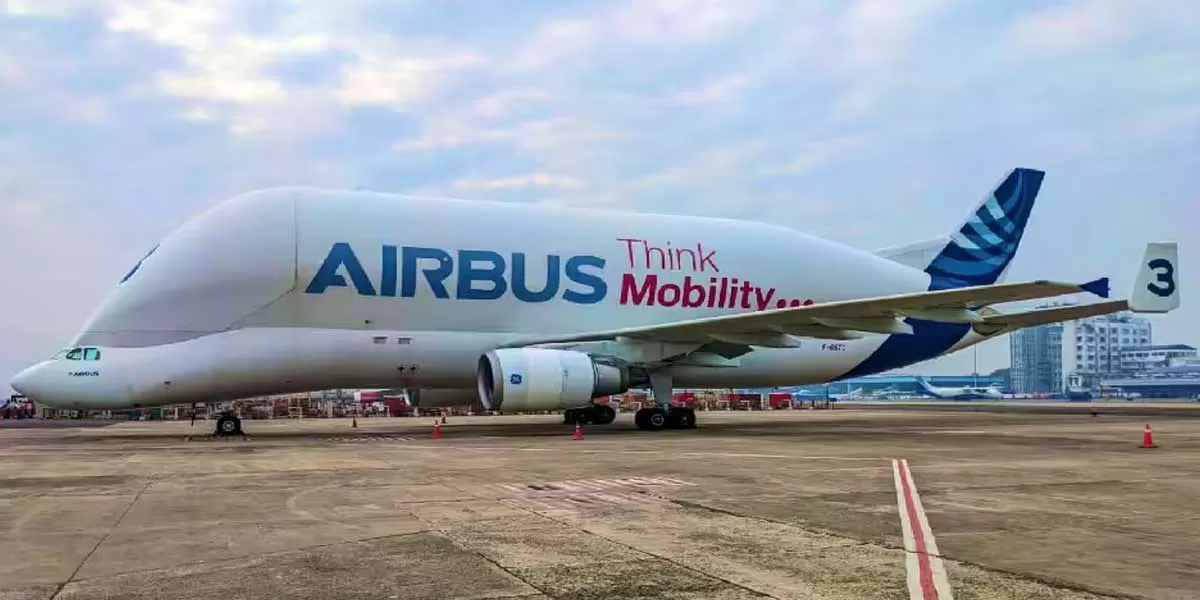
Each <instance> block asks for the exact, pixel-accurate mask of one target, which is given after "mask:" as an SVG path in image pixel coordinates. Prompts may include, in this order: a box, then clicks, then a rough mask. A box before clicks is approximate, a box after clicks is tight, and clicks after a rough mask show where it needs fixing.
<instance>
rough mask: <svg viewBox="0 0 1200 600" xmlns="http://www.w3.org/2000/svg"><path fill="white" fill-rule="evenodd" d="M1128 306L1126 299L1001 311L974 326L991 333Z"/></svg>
mask: <svg viewBox="0 0 1200 600" xmlns="http://www.w3.org/2000/svg"><path fill="white" fill-rule="evenodd" d="M1128 308H1129V302H1128V301H1125V300H1110V301H1108V302H1099V303H1096V304H1084V305H1081V306H1056V307H1054V308H1039V309H1035V310H1027V311H1023V312H1016V313H1001V314H995V315H988V316H985V317H984V320H983V323H981V324H979V325H978V326H976V330H978V331H979V332H980V333H985V334H987V335H991V334H992V333H994V332H996V331H998V330H1000V329H1008V330H1015V329H1023V328H1025V327H1037V326H1038V325H1049V324H1050V323H1061V322H1063V321H1074V320H1076V319H1086V318H1088V317H1095V316H1099V315H1107V314H1111V313H1115V312H1121V311H1123V310H1126V309H1128Z"/></svg>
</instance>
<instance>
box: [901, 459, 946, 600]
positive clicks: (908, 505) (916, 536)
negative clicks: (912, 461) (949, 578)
mask: <svg viewBox="0 0 1200 600" xmlns="http://www.w3.org/2000/svg"><path fill="white" fill-rule="evenodd" d="M910 477H911V475H910V474H909V471H908V461H905V460H902V461H900V486H901V487H902V488H903V489H904V510H905V511H906V512H908V526H909V529H910V530H911V531H912V536H913V541H914V542H915V543H916V545H917V565H918V568H919V570H920V575H921V595H922V596H924V598H925V600H938V593H937V588H936V587H934V585H933V568H932V567H930V566H929V553H928V552H926V550H925V533H924V532H923V530H922V529H921V521H920V519H919V518H918V517H917V503H916V502H914V501H913V491H912V486H911V485H909V483H908V480H909V478H910Z"/></svg>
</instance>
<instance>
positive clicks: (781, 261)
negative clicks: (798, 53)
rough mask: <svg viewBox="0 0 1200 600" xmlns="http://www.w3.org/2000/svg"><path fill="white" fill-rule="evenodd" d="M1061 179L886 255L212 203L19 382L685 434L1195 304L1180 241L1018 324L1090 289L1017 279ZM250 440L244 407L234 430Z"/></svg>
mask: <svg viewBox="0 0 1200 600" xmlns="http://www.w3.org/2000/svg"><path fill="white" fill-rule="evenodd" d="M1043 175H1044V173H1043V172H1041V171H1036V170H1031V169H1015V170H1013V171H1012V172H1011V173H1010V174H1009V175H1008V176H1007V177H1006V178H1005V179H1004V180H1003V181H1002V182H1001V183H1000V184H999V185H998V186H997V187H996V188H995V190H994V191H993V192H992V193H991V194H989V195H988V196H987V197H986V198H985V199H984V201H983V202H982V203H981V204H980V205H979V206H978V208H977V209H976V210H975V211H974V212H973V213H971V215H970V217H969V218H968V219H967V220H966V222H964V223H963V224H962V225H961V226H960V227H959V228H958V229H957V230H956V231H955V232H954V233H953V234H952V235H950V236H948V237H942V238H938V239H935V240H928V241H924V242H919V243H916V244H911V245H908V246H904V247H900V248H893V249H888V250H883V251H880V252H875V253H870V252H866V251H862V250H857V249H854V248H850V247H847V246H844V245H841V244H837V243H834V242H831V241H826V240H823V239H819V238H815V237H812V236H809V235H806V234H803V233H800V232H797V231H794V230H792V229H788V228H785V227H780V226H776V225H768V224H762V223H754V222H747V221H739V220H730V219H713V218H699V217H686V216H667V215H656V214H642V213H629V212H608V211H600V210H585V209H578V208H565V207H551V206H541V205H536V204H519V203H504V202H477V201H467V200H455V199H430V198H416V197H409V196H400V195H391V194H381V193H369V192H357V191H355V192H350V191H327V190H318V189H308V188H282V189H269V190H263V191H256V192H251V193H248V194H245V195H241V196H238V197H235V198H233V199H230V200H228V201H226V202H223V203H221V204H218V205H217V206H215V207H214V208H212V209H211V210H209V211H207V212H206V213H204V214H202V215H200V216H198V217H196V218H195V219H193V220H191V221H189V222H188V223H186V224H184V225H183V226H182V227H180V228H179V229H178V230H177V231H175V232H174V233H172V234H170V235H169V236H167V237H166V238H165V239H163V240H162V242H161V243H160V244H159V245H158V246H156V247H155V248H154V249H153V250H151V251H150V253H149V254H147V255H146V256H145V257H144V258H143V259H142V260H140V261H139V262H138V263H137V265H135V266H134V267H133V269H132V270H130V271H129V273H128V274H126V275H125V277H124V278H122V279H121V282H120V284H119V285H118V286H117V288H116V290H115V291H114V292H112V294H111V296H110V297H108V298H107V299H106V300H105V301H104V303H103V304H102V305H101V306H100V307H99V308H98V310H97V311H96V312H95V314H94V315H93V316H92V317H91V318H90V320H89V321H88V322H87V324H86V325H85V326H84V328H83V331H82V332H81V333H80V334H79V335H78V337H77V338H76V339H75V340H74V341H73V342H72V343H71V344H70V347H68V348H67V349H64V350H62V351H61V352H60V353H58V354H57V355H56V356H54V357H53V358H52V359H51V360H48V361H45V362H42V363H41V364H38V365H35V366H33V367H30V368H29V369H27V370H25V371H23V372H22V373H20V374H19V375H18V376H17V377H16V379H15V380H14V381H13V387H14V388H16V389H17V390H19V391H21V392H22V393H25V394H27V395H28V396H30V397H31V398H34V399H35V400H37V401H38V402H41V403H42V404H45V405H48V406H55V407H65V408H80V409H117V408H126V407H147V406H154V405H165V404H175V403H184V402H198V401H204V402H216V401H222V400H228V399H236V398H246V397H252V396H259V395H267V394H279V393H294V392H302V391H310V390H322V389H331V388H392V387H407V388H416V389H420V390H421V392H422V393H421V394H420V399H421V400H420V402H421V406H422V407H426V406H436V405H454V404H461V403H464V402H474V403H476V404H477V405H479V406H480V407H481V408H482V409H485V410H495V411H503V412H517V411H533V410H566V411H568V412H567V417H568V418H569V419H574V420H580V421H590V422H595V423H608V422H611V421H612V420H613V418H614V417H615V413H614V412H613V411H612V409H611V408H609V407H607V406H602V405H594V404H593V398H597V397H600V396H605V395H611V394H617V393H621V392H624V391H625V390H627V389H630V388H647V387H649V388H651V389H653V391H654V397H655V398H656V399H658V400H657V403H658V406H657V407H653V408H643V409H641V410H639V411H638V412H637V413H636V416H635V418H634V421H635V422H636V424H637V426H638V427H639V428H641V429H646V430H659V429H663V428H689V427H693V426H694V425H695V422H696V421H695V420H696V415H695V413H694V412H693V411H692V410H690V409H687V408H682V407H672V406H671V398H672V393H671V391H672V389H673V388H674V387H675V386H678V387H690V388H737V387H780V386H792V385H801V384H810V383H823V382H831V381H837V380H841V379H845V378H848V377H856V376H860V375H867V374H871V373H879V372H883V371H888V370H891V369H896V368H898V367H903V366H907V365H911V364H914V363H918V362H921V361H924V360H928V359H931V358H934V357H936V356H941V355H943V354H947V353H950V352H955V351H958V350H961V349H963V348H966V347H968V346H971V345H973V344H976V343H978V342H981V341H983V340H986V339H989V338H991V337H994V336H996V335H1000V334H1002V333H1005V332H1009V331H1013V330H1015V329H1019V328H1022V327H1028V326H1032V325H1039V324H1043V323H1052V322H1057V321H1063V320H1070V319H1076V318H1080V317H1085V316H1089V315H1097V314H1104V313H1111V312H1116V311H1121V310H1126V309H1131V310H1134V311H1138V312H1166V311H1169V310H1172V309H1174V308H1176V307H1177V306H1178V305H1179V286H1178V283H1177V281H1176V273H1177V264H1176V260H1177V251H1176V247H1175V244H1173V243H1155V244H1150V245H1148V246H1147V248H1146V252H1145V255H1144V256H1143V258H1142V262H1141V263H1140V265H1139V271H1138V276H1137V283H1136V285H1135V287H1134V290H1133V293H1132V295H1131V296H1130V297H1129V299H1128V300H1111V301H1104V302H1100V303H1097V304H1092V305H1085V306H1071V307H1061V308H1050V309H1042V310H1030V311H1017V312H1002V311H1000V310H998V309H996V308H994V307H993V305H995V304H1000V303H1005V302H1012V301H1021V300H1031V299H1037V298H1047V297H1052V296H1058V295H1063V294H1073V293H1078V292H1081V291H1087V292H1091V293H1094V294H1096V295H1099V296H1102V297H1107V293H1108V282H1107V279H1099V280H1096V281H1092V282H1088V283H1081V284H1080V283H1061V282H1055V281H1030V282H1025V283H1000V281H1001V279H1002V277H1003V275H1004V273H1005V271H1006V270H1007V268H1008V266H1009V263H1010V261H1011V260H1012V258H1013V256H1014V254H1015V253H1016V251H1017V247H1018V244H1019V242H1020V241H1021V236H1022V233H1023V231H1024V229H1025V225H1026V223H1027V222H1028V220H1029V215H1030V211H1031V209H1032V208H1033V204H1034V199H1035V198H1036V196H1037V193H1038V190H1039V188H1040V187H1041V183H1042V177H1043ZM217 431H218V432H219V433H238V432H240V431H241V423H240V421H239V420H238V419H237V417H236V415H225V416H223V417H221V418H220V419H219V420H218V422H217Z"/></svg>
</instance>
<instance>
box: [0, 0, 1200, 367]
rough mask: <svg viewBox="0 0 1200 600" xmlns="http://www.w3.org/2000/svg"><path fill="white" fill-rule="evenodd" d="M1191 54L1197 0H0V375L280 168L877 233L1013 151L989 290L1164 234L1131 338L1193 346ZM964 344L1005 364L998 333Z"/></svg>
mask: <svg viewBox="0 0 1200 600" xmlns="http://www.w3.org/2000/svg"><path fill="white" fill-rule="evenodd" d="M1197 64H1200V11H1197V10H1195V7H1194V5H1193V2H1192V0H1146V1H1145V2H1128V1H1123V0H1067V1H1057V2H1038V3H1033V2H1016V1H1009V2H1001V1H994V0H966V1H959V2H951V1H949V0H905V1H904V2H896V1H892V0H862V1H858V2H849V1H832V0H831V1H825V2H814V1H806V0H687V1H685V0H632V1H629V2H624V1H622V0H615V1H608V2H599V1H592V2H580V1H564V0H555V1H553V2H551V1H547V0H522V1H521V2H515V1H514V2H487V1H483V0H476V1H467V0H438V1H436V2H432V1H425V2H415V1H411V0H339V1H338V2H330V1H328V0H320V1H317V0H206V1H205V2H197V3H192V4H187V3H184V2H171V1H167V0H0V244H2V245H0V247H2V248H3V250H4V252H3V259H2V261H0V382H6V381H7V380H8V379H9V378H10V377H11V375H13V374H15V373H16V372H17V371H18V370H20V368H22V367H24V366H27V365H29V364H32V363H34V362H36V361H39V360H42V359H44V358H47V357H49V356H50V355H51V354H52V353H53V352H54V351H56V350H57V349H58V348H59V347H60V346H61V345H63V344H65V343H67V342H68V341H69V340H70V339H71V337H72V335H73V334H74V333H75V332H76V331H77V330H78V329H79V327H80V326H81V325H82V324H83V322H84V320H85V319H86V317H87V316H88V314H89V313H90V311H91V310H92V309H93V307H94V306H95V305H96V304H97V303H98V302H99V301H100V300H101V299H102V298H103V297H104V296H105V295H106V294H107V293H108V292H109V291H110V290H111V289H112V288H113V287H114V286H115V284H116V283H117V281H118V280H119V279H120V277H121V276H122V275H123V274H124V273H125V272H126V271H127V270H128V269H129V267H130V266H131V265H132V264H133V263H134V262H136V261H137V260H138V259H139V258H140V257H141V256H142V255H144V254H145V253H146V251H147V250H148V249H149V248H150V247H151V246H153V245H154V244H155V243H156V242H157V240H158V239H160V238H161V237H162V236H164V235H165V234H166V233H168V232H169V231H170V230H172V229H173V228H175V227H176V226H178V225H179V224H181V223H182V222H183V221H185V220H186V219H187V218H188V217H190V216H192V215H194V214H195V213H197V212H199V211H200V210H202V209H204V208H206V207H208V206H210V205H211V204H213V203H215V202H219V201H220V200H222V199H224V198H227V197H229V196H232V195H235V194H238V193H241V192H245V191H248V190H251V189H255V188H260V187H266V186H272V185H288V184H304V185H319V186H328V187H339V188H366V189H374V190H381V191H392V192H405V193H420V194H426V195H440V196H456V197H466V198H484V199H499V200H505V201H512V202H544V203H556V204H566V205H578V206H589V207H608V208H620V209H631V210H641V211H653V212H667V213H678V214H695V215H711V216H721V217H734V218H744V219H752V220H762V221H769V222H772V223H778V224H783V225H787V226H790V227H794V228H796V229H799V230H803V231H806V232H809V233H813V234H816V235H819V236H822V237H827V238H830V239H833V240H836V241H840V242H843V243H846V244H850V245H854V246H857V247H861V248H865V249H869V250H873V249H877V248H883V247H887V246H892V245H897V244H902V243H906V242H910V241H916V240H919V239H924V238H928V237H932V236H936V235H942V234H946V233H949V232H950V231H951V230H953V229H954V228H956V227H957V226H958V224H959V223H960V222H961V221H962V220H963V219H964V217H965V216H966V215H967V213H969V212H970V211H971V209H972V208H973V206H974V205H975V204H976V203H977V202H978V201H979V199H980V198H981V197H982V196H983V195H984V194H986V193H987V192H988V191H989V190H990V189H991V186H992V185H993V184H995V183H996V182H997V181H998V180H999V179H1000V178H1001V177H1002V176H1003V175H1004V174H1005V173H1006V172H1007V171H1008V170H1010V169H1011V168H1013V167H1016V166H1025V167H1034V168H1039V169H1043V170H1045V171H1047V176H1046V180H1045V183H1044V185H1043V187H1042V191H1041V196H1040V197H1039V201H1038V205H1037V207H1036V209H1035V212H1034V215H1033V218H1032V220H1031V222H1030V225H1029V227H1028V229H1027V231H1026V235H1025V239H1024V243H1023V246H1022V249H1021V252H1020V253H1019V254H1018V256H1017V258H1016V259H1015V261H1014V263H1013V265H1012V269H1011V271H1010V273H1009V278H1010V280H1022V279H1035V278H1052V279H1063V280H1078V281H1086V280H1089V279H1092V278H1095V277H1100V276H1109V277H1111V278H1112V281H1113V284H1114V290H1115V291H1116V292H1117V293H1126V292H1125V290H1127V289H1128V288H1129V287H1130V286H1131V285H1132V277H1133V274H1134V272H1135V270H1136V269H1137V267H1138V264H1137V263H1138V258H1140V256H1141V251H1142V248H1143V245H1144V244H1145V243H1146V242H1148V241H1179V242H1180V243H1181V248H1180V253H1181V261H1180V262H1181V264H1180V267H1179V270H1180V273H1181V280H1184V281H1183V284H1182V285H1181V289H1182V290H1183V294H1184V296H1185V297H1184V301H1183V302H1184V305H1183V307H1182V308H1181V309H1180V310H1178V311H1177V312H1175V313H1172V314H1170V315H1165V316H1156V317H1153V323H1154V325H1155V334H1154V337H1155V342H1160V343H1176V342H1181V343H1192V344H1197V345H1200V301H1197V300H1196V299H1195V298H1189V297H1187V296H1188V295H1189V294H1190V293H1191V292H1193V291H1196V290H1200V287H1193V286H1191V285H1189V284H1188V280H1190V281H1198V280H1200V250H1198V248H1200V242H1198V241H1197V240H1196V239H1195V238H1196V233H1197V232H1198V231H1200V195H1198V193H1197V183H1198V182H1200V179H1198V174H1200V69H1197V68H1196V65H1197ZM748 243H751V242H750V241H748ZM769 252H770V250H769V249H766V250H764V253H765V254H769ZM765 259H770V260H779V259H782V260H786V259H787V257H769V256H765ZM1196 293H1200V291H1197V292H1196ZM975 358H976V356H975V355H974V354H973V353H972V352H971V351H967V352H965V353H960V354H958V355H954V356H950V357H946V358H943V359H939V360H937V361H934V362H931V363H926V364H925V365H922V366H921V367H920V368H919V369H916V370H919V371H923V372H927V373H962V372H970V370H971V368H972V364H973V363H972V361H973V360H974V359H975ZM977 358H978V362H979V367H980V370H981V371H988V370H991V369H994V368H999V367H1004V366H1007V363H1008V341H1007V339H999V340H993V341H990V342H988V343H987V344H984V345H983V346H982V347H981V349H980V350H979V352H978V356H977ZM910 370H913V369H910ZM3 386H4V384H3V383H0V389H3Z"/></svg>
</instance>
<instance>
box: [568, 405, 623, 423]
mask: <svg viewBox="0 0 1200 600" xmlns="http://www.w3.org/2000/svg"><path fill="white" fill-rule="evenodd" d="M616 418H617V411H616V410H614V409H613V407H611V406H607V405H604V404H593V405H591V406H589V407H587V408H572V409H569V410H567V411H565V412H563V423H564V424H566V425H574V424H576V423H578V424H580V425H587V424H588V423H595V424H596V425H608V424H609V423H612V422H613V421H614V420H616Z"/></svg>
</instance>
